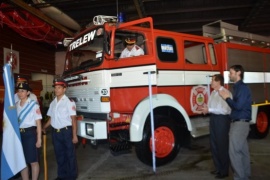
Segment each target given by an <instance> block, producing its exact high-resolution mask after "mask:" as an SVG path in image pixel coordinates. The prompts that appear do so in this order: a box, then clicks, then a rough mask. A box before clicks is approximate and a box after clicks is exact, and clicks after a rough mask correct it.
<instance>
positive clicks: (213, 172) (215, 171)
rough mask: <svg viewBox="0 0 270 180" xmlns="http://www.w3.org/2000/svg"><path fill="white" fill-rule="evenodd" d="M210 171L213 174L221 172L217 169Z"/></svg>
mask: <svg viewBox="0 0 270 180" xmlns="http://www.w3.org/2000/svg"><path fill="white" fill-rule="evenodd" d="M210 173H211V174H214V175H217V174H219V172H218V171H217V170H214V171H211V172H210Z"/></svg>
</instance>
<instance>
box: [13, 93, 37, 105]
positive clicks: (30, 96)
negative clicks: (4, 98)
mask: <svg viewBox="0 0 270 180" xmlns="http://www.w3.org/2000/svg"><path fill="white" fill-rule="evenodd" d="M28 98H30V99H32V100H34V101H36V102H37V103H38V100H37V96H36V95H35V94H34V93H32V92H30V94H29V97H28ZM14 99H15V103H17V102H18V101H19V100H20V98H19V97H18V93H15V94H14Z"/></svg>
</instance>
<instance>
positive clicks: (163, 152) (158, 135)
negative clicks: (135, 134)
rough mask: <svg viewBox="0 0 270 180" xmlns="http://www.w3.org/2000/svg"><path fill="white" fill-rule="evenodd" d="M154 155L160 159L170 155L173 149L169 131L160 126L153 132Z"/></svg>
mask: <svg viewBox="0 0 270 180" xmlns="http://www.w3.org/2000/svg"><path fill="white" fill-rule="evenodd" d="M154 135H155V154H156V157H159V158H162V157H166V156H167V155H168V154H170V153H171V152H172V150H173V148H174V142H175V139H174V135H173V132H172V131H171V129H169V128H168V127H165V126H162V127H159V128H157V129H156V130H155V132H154ZM149 144H150V149H151V151H152V138H150V143H149Z"/></svg>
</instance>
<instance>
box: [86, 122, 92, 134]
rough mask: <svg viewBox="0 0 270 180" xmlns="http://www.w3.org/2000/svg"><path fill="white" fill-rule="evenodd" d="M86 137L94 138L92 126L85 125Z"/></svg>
mask: <svg viewBox="0 0 270 180" xmlns="http://www.w3.org/2000/svg"><path fill="white" fill-rule="evenodd" d="M85 132H86V135H88V136H92V137H94V124H89V123H86V124H85Z"/></svg>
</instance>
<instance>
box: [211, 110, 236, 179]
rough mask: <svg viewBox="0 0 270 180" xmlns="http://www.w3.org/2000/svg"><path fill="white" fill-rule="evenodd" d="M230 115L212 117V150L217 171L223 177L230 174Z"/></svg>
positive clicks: (213, 115) (214, 115)
mask: <svg viewBox="0 0 270 180" xmlns="http://www.w3.org/2000/svg"><path fill="white" fill-rule="evenodd" d="M230 123H231V121H230V118H229V116H228V115H216V114H211V115H210V148H211V152H212V158H213V161H214V165H215V168H216V170H217V171H218V172H219V173H220V174H221V175H226V174H228V173H229V164H230V158H229V130H230Z"/></svg>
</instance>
